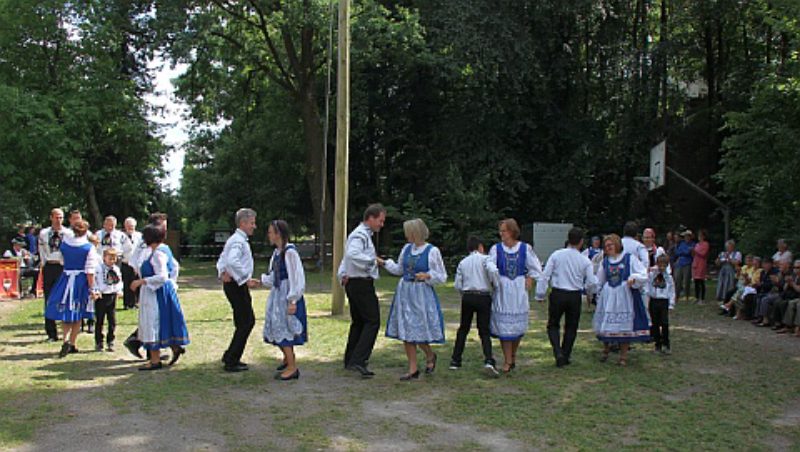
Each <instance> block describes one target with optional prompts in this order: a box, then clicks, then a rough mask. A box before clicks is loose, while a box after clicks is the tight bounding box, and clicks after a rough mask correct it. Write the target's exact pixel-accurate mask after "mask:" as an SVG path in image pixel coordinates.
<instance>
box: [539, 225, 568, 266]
mask: <svg viewBox="0 0 800 452" xmlns="http://www.w3.org/2000/svg"><path fill="white" fill-rule="evenodd" d="M570 229H572V223H533V238H532V241H531V243H532V244H533V249H534V251H536V255H537V256H539V260H541V261H542V265H544V263H545V262H546V261H547V258H549V257H550V255H551V254H553V251H555V250H558V249H561V248H564V243H565V242H566V241H567V233H568V232H569V230H570Z"/></svg>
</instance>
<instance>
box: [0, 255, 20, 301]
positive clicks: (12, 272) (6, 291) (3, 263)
mask: <svg viewBox="0 0 800 452" xmlns="http://www.w3.org/2000/svg"><path fill="white" fill-rule="evenodd" d="M0 282H2V284H3V285H2V287H0V301H2V300H16V299H18V298H20V289H19V261H18V260H17V259H0Z"/></svg>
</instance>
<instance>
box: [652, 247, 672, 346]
mask: <svg viewBox="0 0 800 452" xmlns="http://www.w3.org/2000/svg"><path fill="white" fill-rule="evenodd" d="M668 266H669V257H668V256H667V255H666V254H662V255H660V256H658V258H656V268H655V270H653V271H651V272H650V274H649V277H648V285H647V292H648V295H649V296H650V303H649V305H648V310H649V312H650V319H651V321H652V324H653V325H652V326H651V327H650V336H652V338H653V342H655V347H654V349H653V351H654V352H656V353H663V354H665V355H670V354H672V349H671V348H670V342H669V311H671V310H672V309H675V282H674V281H673V280H672V275H670V274H669V272H668V271H667V267H668Z"/></svg>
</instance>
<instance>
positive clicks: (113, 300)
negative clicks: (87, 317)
mask: <svg viewBox="0 0 800 452" xmlns="http://www.w3.org/2000/svg"><path fill="white" fill-rule="evenodd" d="M94 318H95V320H96V321H97V324H96V325H95V330H94V343H95V344H96V345H100V344H102V343H103V323H104V321H105V320H106V319H108V336H106V342H107V343H108V344H113V343H114V337H115V336H114V330H116V328H117V294H115V293H104V294H103V298H100V299H98V300H96V301H95V302H94ZM137 333H138V331H137Z"/></svg>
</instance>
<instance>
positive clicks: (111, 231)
mask: <svg viewBox="0 0 800 452" xmlns="http://www.w3.org/2000/svg"><path fill="white" fill-rule="evenodd" d="M94 235H95V237H97V245H95V247H96V248H97V254H98V255H99V256H100V257H101V258H102V256H103V252H105V250H107V249H109V248H113V249H114V250H115V251H116V252H117V259H121V258H122V256H123V254H124V253H125V250H126V249H131V250H132V246H131V245H129V244H128V236H127V235H125V233H123V232H122V231H120V230H118V229H117V217H115V216H114V215H109V216H107V217H106V218H105V219H104V220H103V229H100V230H98V231H97V232H95V234H94Z"/></svg>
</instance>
